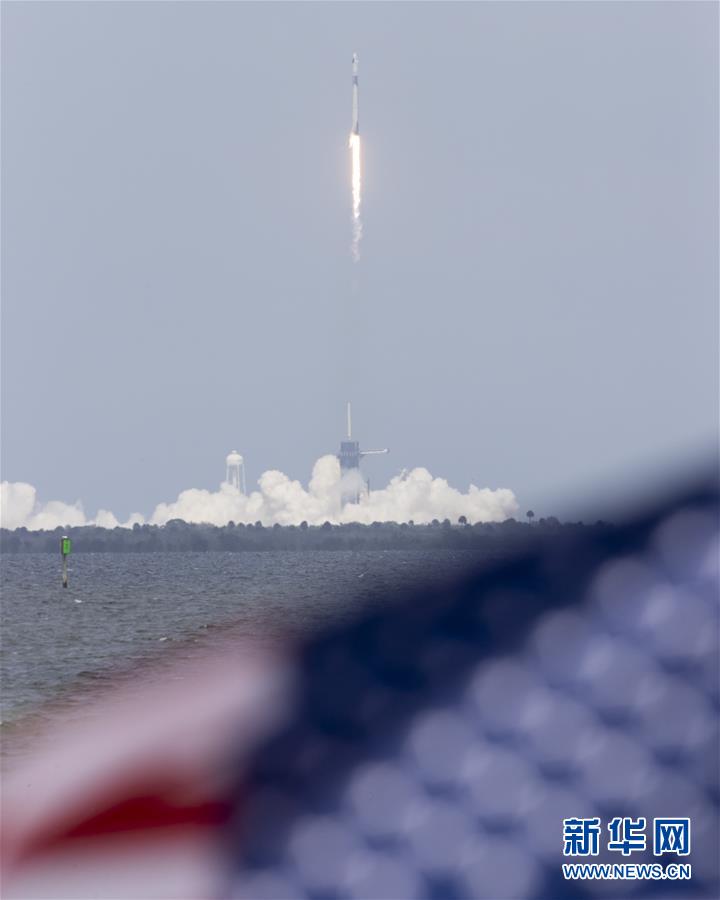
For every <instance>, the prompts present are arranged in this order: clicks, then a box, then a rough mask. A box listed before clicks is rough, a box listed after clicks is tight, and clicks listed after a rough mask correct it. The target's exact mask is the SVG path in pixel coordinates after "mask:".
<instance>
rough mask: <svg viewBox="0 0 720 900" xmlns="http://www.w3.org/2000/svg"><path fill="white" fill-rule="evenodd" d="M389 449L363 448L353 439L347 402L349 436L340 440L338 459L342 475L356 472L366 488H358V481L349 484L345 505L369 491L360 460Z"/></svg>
mask: <svg viewBox="0 0 720 900" xmlns="http://www.w3.org/2000/svg"><path fill="white" fill-rule="evenodd" d="M388 452H389V450H388V448H387V447H385V448H384V449H383V450H361V449H360V442H359V441H355V440H353V436H352V411H351V408H350V401H348V404H347V438H346V440H344V441H340V452H339V453H338V460H339V461H340V476H341V477H343V476H347V475H350V474H351V473H353V472H356V473H357V475H358V476H359V479H360V480H361V483H362V484H363V485H364V489H358V488H357V483H356V484H355V485H353V486H348V488H347V489H344V490H343V494H342V497H341V501H342V503H343V505H344V504H345V503H359V502H360V497H361V495H362V494H363V493H365V494H368V493H369V487H368V483H367V482H366V481H365V479H364V478H363V476H362V473H361V472H360V460H361V458H362V457H363V456H381V455H383V454H385V453H388Z"/></svg>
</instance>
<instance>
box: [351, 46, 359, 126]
mask: <svg viewBox="0 0 720 900" xmlns="http://www.w3.org/2000/svg"><path fill="white" fill-rule="evenodd" d="M358 62H359V60H358V55H357V53H353V55H352V128H351V129H350V133H351V134H360V123H359V121H358Z"/></svg>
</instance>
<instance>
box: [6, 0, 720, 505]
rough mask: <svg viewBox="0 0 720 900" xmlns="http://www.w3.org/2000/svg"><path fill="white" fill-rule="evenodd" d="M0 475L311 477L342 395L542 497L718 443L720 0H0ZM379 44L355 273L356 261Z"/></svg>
mask: <svg viewBox="0 0 720 900" xmlns="http://www.w3.org/2000/svg"><path fill="white" fill-rule="evenodd" d="M2 17H3V35H2V41H3V47H2V49H3V64H2V65H3V73H2V74H3V78H2V101H3V131H2V152H3V159H2V177H3V184H2V187H3V201H2V202H3V209H2V212H3V222H2V225H3V235H2V240H3V245H2V257H3V259H2V261H3V275H2V278H3V282H2V288H3V434H2V450H3V477H4V478H6V479H9V480H11V481H28V482H30V483H32V484H34V485H35V486H36V487H37V488H38V491H39V494H40V496H41V498H42V499H44V500H49V499H53V498H62V499H65V500H69V501H72V500H75V499H76V498H81V499H82V500H83V501H84V503H85V506H86V509H87V510H88V511H89V512H92V511H94V509H95V508H97V507H98V506H104V507H106V508H110V509H112V510H113V511H115V512H116V513H117V514H118V515H119V516H121V517H123V516H125V515H127V514H128V513H129V512H130V511H131V510H141V511H143V512H149V511H151V510H152V508H153V507H154V506H155V504H156V503H157V502H159V501H160V500H169V499H172V498H173V497H175V496H176V494H177V493H178V491H179V490H181V489H183V488H186V487H191V486H196V487H215V486H216V485H217V483H218V482H219V481H220V480H221V478H222V476H223V474H224V456H225V454H226V453H227V452H228V451H229V450H230V449H231V448H235V447H236V448H237V449H238V450H240V451H241V452H242V453H243V454H244V455H245V457H246V459H247V465H248V474H249V476H250V480H251V481H254V480H255V479H256V478H257V476H258V475H259V474H260V472H261V471H263V470H265V469H267V468H280V469H282V470H283V471H284V472H287V473H288V474H289V475H291V476H293V477H297V478H302V479H303V480H306V478H307V476H308V475H309V472H310V469H311V466H312V463H313V462H314V460H315V459H316V458H317V457H319V456H320V455H322V454H323V453H326V452H328V451H334V450H335V449H336V445H337V442H338V440H339V439H340V437H341V435H342V429H343V423H344V402H345V399H346V398H347V397H351V398H352V399H353V402H354V419H355V423H356V433H357V436H358V437H359V438H360V439H361V441H362V442H363V443H364V444H365V445H366V446H389V447H390V448H391V453H390V455H389V456H388V457H384V458H383V457H381V458H376V459H373V460H369V461H368V462H367V467H366V468H367V473H368V474H369V475H370V477H371V480H372V482H373V483H380V482H384V481H385V480H386V479H387V477H388V476H390V475H392V474H393V473H395V472H397V471H398V470H400V469H401V468H404V467H411V466H415V465H424V466H427V467H428V468H429V469H430V470H431V471H432V472H433V474H435V475H442V476H444V477H447V478H448V479H449V480H450V481H451V483H453V484H454V485H456V486H457V487H460V488H465V487H466V486H467V484H468V483H469V482H470V481H472V482H474V483H476V484H478V485H479V486H490V487H509V488H511V489H513V490H514V491H515V493H516V494H517V496H518V498H519V501H520V503H521V505H522V507H523V508H527V507H529V506H534V507H536V509H538V510H540V511H541V512H544V513H551V512H558V511H562V510H563V509H565V508H567V507H568V506H569V505H570V506H572V505H573V504H576V502H577V498H578V496H583V495H584V491H585V489H586V488H593V489H594V490H595V491H597V489H598V488H599V487H602V489H603V490H610V491H611V492H612V491H613V490H615V491H618V492H623V491H630V492H631V493H632V491H633V490H635V489H636V486H637V483H638V480H641V479H642V477H643V476H644V475H646V474H647V473H648V472H651V471H662V467H663V466H664V465H665V464H667V463H668V462H669V461H670V460H673V459H682V458H683V456H684V454H685V453H686V452H689V451H692V450H693V449H697V448H702V447H707V446H708V445H709V444H710V443H711V442H712V441H713V440H714V438H715V435H716V432H717V415H718V413H717V402H718V386H717V361H718V313H717V292H718V265H717V264H718V260H717V244H718V175H717V159H718V114H717V109H718V7H717V5H716V4H714V3H609V4H600V3H508V4H500V3H480V4H470V3H461V4H448V3H443V4H441V3H428V4H414V3H400V4H372V3H366V4H354V3H343V4H340V3H337V4H326V3H322V4H314V3H312V4H311V3H307V4H285V3H273V4H249V3H248V4H245V3H242V4H241V3H238V4H234V3H95V4H91V3H29V2H27V3H18V2H9V3H4V4H3V7H2ZM354 50H357V52H358V53H359V54H360V126H361V133H362V135H363V141H364V157H365V158H364V192H363V199H364V238H363V242H362V259H361V262H360V263H359V265H354V264H353V262H352V259H351V255H350V184H349V157H348V150H347V136H348V130H349V126H350V57H351V54H352V52H353V51H354Z"/></svg>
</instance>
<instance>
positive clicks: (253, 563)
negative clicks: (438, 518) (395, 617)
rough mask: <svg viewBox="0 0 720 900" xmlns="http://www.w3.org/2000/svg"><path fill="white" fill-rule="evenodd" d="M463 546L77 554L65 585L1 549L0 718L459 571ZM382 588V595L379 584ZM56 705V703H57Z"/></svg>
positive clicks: (303, 628)
mask: <svg viewBox="0 0 720 900" xmlns="http://www.w3.org/2000/svg"><path fill="white" fill-rule="evenodd" d="M472 558H473V557H472V555H471V554H467V553H459V552H456V551H433V552H432V553H430V554H428V553H423V554H421V553H417V552H406V551H396V552H393V551H386V552H358V553H355V552H350V551H349V552H330V551H327V552H322V551H319V552H303V553H282V552H280V553H186V554H182V553H149V554H137V553H132V554H121V553H86V554H76V555H74V556H72V557H71V563H70V587H69V588H68V589H67V590H63V588H62V586H61V583H60V560H59V558H58V556H56V555H55V554H49V553H38V554H6V555H4V556H3V557H2V588H3V602H2V672H1V677H2V720H3V723H4V726H3V731H4V734H5V736H6V737H7V735H8V733H9V730H12V726H13V724H14V723H16V722H17V721H18V720H19V719H20V718H22V717H24V716H26V715H27V714H28V713H30V714H33V715H36V716H39V717H40V718H42V717H44V716H50V717H53V716H56V715H58V714H60V713H58V711H57V708H58V703H57V702H56V703H54V704H48V701H58V700H60V701H62V703H65V704H66V705H67V704H70V705H72V704H78V703H81V702H82V697H83V694H84V693H85V692H87V691H88V690H90V689H92V688H94V687H96V686H98V685H99V684H100V685H102V684H104V683H109V682H111V681H112V680H113V679H115V678H117V677H118V673H119V672H124V673H127V672H129V671H130V672H131V671H132V668H133V666H138V665H140V664H144V665H147V664H148V663H151V664H152V663H158V664H162V661H163V660H167V659H168V658H169V654H170V653H172V659H173V661H174V660H175V659H177V658H178V657H180V658H182V657H184V656H188V655H192V654H193V653H197V652H198V650H199V649H204V648H205V647H206V646H207V644H208V642H210V643H211V642H212V641H213V639H218V637H219V636H220V635H225V636H227V634H228V627H229V626H232V630H231V631H230V632H229V633H230V634H231V635H232V636H235V635H237V636H242V637H247V638H251V639H252V640H253V641H254V642H258V641H263V640H270V639H272V637H273V636H274V635H276V634H277V633H278V632H281V633H283V634H285V635H288V636H290V637H297V636H301V635H302V634H303V633H306V632H309V631H312V630H315V629H318V628H322V627H323V626H325V625H328V624H330V623H331V622H332V621H334V620H337V619H338V618H341V617H343V616H348V615H351V614H353V613H355V612H357V611H358V610H360V609H361V608H363V607H364V606H366V605H367V603H368V602H370V597H371V595H372V598H373V600H372V602H375V603H377V602H383V599H382V597H383V594H384V592H385V589H387V592H388V594H389V593H390V592H392V593H393V595H396V594H397V592H398V590H401V591H406V590H407V591H412V590H413V589H415V588H416V587H417V586H418V585H419V584H421V583H423V582H424V580H426V579H427V578H428V577H431V578H435V577H446V576H452V575H455V574H459V573H460V572H461V571H462V570H463V569H464V568H466V567H467V565H468V564H469V563H470V562H471V561H472ZM378 590H379V593H378ZM62 703H61V704H60V706H61V707H62Z"/></svg>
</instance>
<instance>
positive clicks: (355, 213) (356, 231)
mask: <svg viewBox="0 0 720 900" xmlns="http://www.w3.org/2000/svg"><path fill="white" fill-rule="evenodd" d="M350 155H351V159H352V222H353V234H352V255H353V259H354V260H355V262H358V261H359V259H360V240H361V238H362V218H361V206H360V203H361V197H362V193H361V191H362V175H361V173H360V135H359V134H351V135H350Z"/></svg>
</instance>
